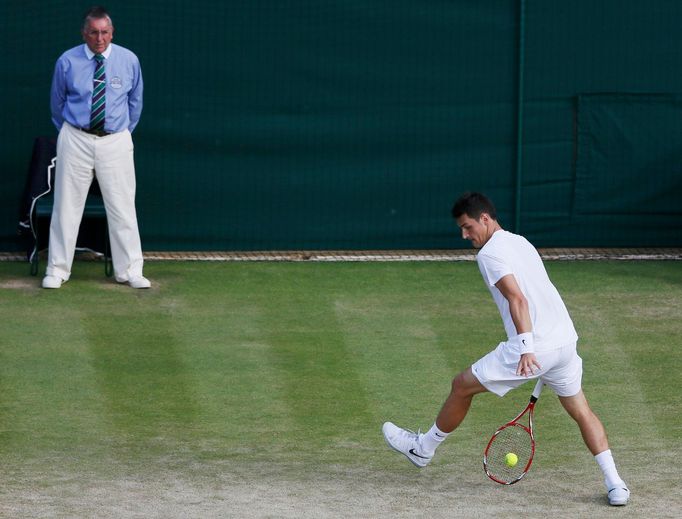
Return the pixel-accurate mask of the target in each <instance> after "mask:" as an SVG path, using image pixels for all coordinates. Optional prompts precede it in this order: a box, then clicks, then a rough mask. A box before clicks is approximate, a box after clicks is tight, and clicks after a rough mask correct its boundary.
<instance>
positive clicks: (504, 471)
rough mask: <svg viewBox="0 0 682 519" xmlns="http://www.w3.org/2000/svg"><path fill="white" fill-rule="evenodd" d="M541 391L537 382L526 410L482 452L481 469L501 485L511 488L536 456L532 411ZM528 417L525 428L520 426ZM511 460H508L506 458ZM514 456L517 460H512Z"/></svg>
mask: <svg viewBox="0 0 682 519" xmlns="http://www.w3.org/2000/svg"><path fill="white" fill-rule="evenodd" d="M541 391H542V380H538V382H537V384H535V389H534V390H533V393H532V394H531V397H530V402H528V405H527V406H526V408H525V409H524V410H523V411H522V412H521V414H519V415H518V416H517V417H516V418H514V419H513V420H512V421H510V422H508V423H506V424H504V425H503V426H502V427H500V428H499V429H498V430H497V431H495V434H493V437H492V438H490V441H489V442H488V445H487V447H486V448H485V452H484V453H483V470H485V473H486V475H487V476H488V477H489V478H490V479H492V480H493V481H495V482H496V483H500V484H502V485H513V484H514V483H516V482H517V481H520V480H521V478H523V476H525V475H526V474H527V473H528V470H529V469H530V465H531V463H533V456H534V455H535V437H534V435H533V410H534V409H535V402H537V401H538V398H539V397H540V392H541ZM524 415H528V426H527V427H526V426H525V425H523V424H522V423H519V421H520V420H521V418H523V417H524ZM508 455H509V457H510V458H511V459H507V456H508ZM514 455H515V456H516V460H514Z"/></svg>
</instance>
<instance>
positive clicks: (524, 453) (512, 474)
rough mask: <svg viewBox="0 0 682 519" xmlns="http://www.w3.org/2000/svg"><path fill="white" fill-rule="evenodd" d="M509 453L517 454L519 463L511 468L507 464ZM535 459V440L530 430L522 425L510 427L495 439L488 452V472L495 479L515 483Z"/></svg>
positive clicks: (486, 461)
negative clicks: (533, 458)
mask: <svg viewBox="0 0 682 519" xmlns="http://www.w3.org/2000/svg"><path fill="white" fill-rule="evenodd" d="M509 453H513V454H516V456H517V457H518V462H517V463H516V465H514V466H513V467H510V466H509V465H508V464H507V462H506V459H505V458H506V456H507V454H509ZM532 457H533V439H532V438H531V435H530V433H529V432H528V430H527V429H526V428H525V427H523V426H522V425H520V424H513V425H508V426H506V427H504V428H503V429H501V430H500V431H499V432H498V433H497V434H496V435H495V437H494V439H493V440H492V442H491V443H490V446H489V447H488V449H487V451H486V459H485V465H486V469H487V472H488V474H489V475H490V476H493V477H494V478H495V479H498V480H500V481H504V482H506V483H513V482H515V481H517V480H518V479H520V478H521V477H522V476H523V474H524V473H525V472H526V469H527V468H528V462H529V461H530V460H531V459H532Z"/></svg>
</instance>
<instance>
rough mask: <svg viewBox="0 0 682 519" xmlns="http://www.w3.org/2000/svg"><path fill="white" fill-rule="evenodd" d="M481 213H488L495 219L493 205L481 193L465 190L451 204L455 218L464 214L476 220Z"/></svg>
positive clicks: (495, 214) (495, 212) (495, 211)
mask: <svg viewBox="0 0 682 519" xmlns="http://www.w3.org/2000/svg"><path fill="white" fill-rule="evenodd" d="M482 213H488V215H490V218H492V219H493V220H497V210H496V209H495V205H494V204H493V203H492V202H491V201H490V199H489V198H488V197H487V196H485V195H483V194H481V193H472V192H466V193H464V194H463V195H462V196H460V197H459V198H458V199H457V201H456V202H455V205H453V206H452V217H453V218H454V219H455V220H456V219H457V218H459V217H460V216H462V215H464V214H466V215H467V216H468V217H469V218H473V219H474V220H478V219H479V218H480V217H481V214H482Z"/></svg>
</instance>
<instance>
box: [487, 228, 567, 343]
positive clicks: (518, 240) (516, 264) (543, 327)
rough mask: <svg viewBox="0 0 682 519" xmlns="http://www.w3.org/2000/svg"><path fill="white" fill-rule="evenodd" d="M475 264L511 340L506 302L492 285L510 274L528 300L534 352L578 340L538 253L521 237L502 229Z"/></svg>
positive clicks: (512, 328) (511, 323) (513, 329)
mask: <svg viewBox="0 0 682 519" xmlns="http://www.w3.org/2000/svg"><path fill="white" fill-rule="evenodd" d="M476 261H477V262H478V268H479V269H480V271H481V275H482V276H483V280H484V281H485V283H486V285H488V289H489V290H490V293H491V294H492V296H493V299H494V300H495V303H496V304H497V307H498V309H499V310H500V315H501V316H502V321H503V322H504V329H505V331H506V332H507V336H508V337H509V338H510V339H511V338H512V337H514V336H516V335H518V332H517V331H516V326H514V321H513V320H512V317H511V312H510V311H509V303H508V301H507V300H506V299H505V298H504V296H503V295H502V293H501V292H500V291H499V290H498V288H497V287H496V286H495V283H497V282H498V281H499V280H500V279H502V278H503V277H504V276H506V275H508V274H513V275H514V278H515V279H516V282H517V284H518V285H519V287H520V288H521V291H522V292H523V295H524V296H525V297H526V299H527V300H528V307H529V310H530V319H531V322H532V324H533V339H534V341H535V352H541V351H549V350H554V349H557V348H561V347H563V346H568V345H570V344H573V343H574V342H576V341H577V340H578V334H577V333H576V331H575V327H574V326H573V321H572V320H571V316H570V315H569V314H568V310H567V309H566V305H564V302H563V300H562V299H561V296H560V295H559V292H558V291H557V289H556V287H555V286H554V285H553V284H552V282H551V281H550V279H549V276H548V275H547V271H546V270H545V266H544V265H543V263H542V259H541V258H540V255H539V254H538V251H537V250H536V249H535V247H533V246H532V245H531V244H530V242H529V241H528V240H526V239H525V238H524V237H523V236H519V235H518V234H513V233H511V232H508V231H505V230H499V231H496V232H495V233H494V234H493V235H492V237H491V238H490V239H489V240H488V242H487V243H486V244H485V245H484V246H483V247H482V248H481V250H480V251H479V252H478V255H477V256H476Z"/></svg>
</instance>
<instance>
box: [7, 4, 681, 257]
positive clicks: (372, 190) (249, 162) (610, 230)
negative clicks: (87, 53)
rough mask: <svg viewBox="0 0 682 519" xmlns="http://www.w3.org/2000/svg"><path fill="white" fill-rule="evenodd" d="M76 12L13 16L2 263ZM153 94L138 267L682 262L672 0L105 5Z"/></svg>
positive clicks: (50, 8)
mask: <svg viewBox="0 0 682 519" xmlns="http://www.w3.org/2000/svg"><path fill="white" fill-rule="evenodd" d="M89 5H90V4H89V3H87V2H80V1H73V0H70V1H44V2H24V1H19V0H4V1H3V2H2V3H1V4H0V38H2V48H3V49H4V52H3V65H4V66H3V67H2V72H0V74H2V96H0V103H2V115H3V122H2V125H1V126H0V132H2V138H0V147H1V153H0V160H1V161H2V175H1V178H0V250H6V251H7V250H18V249H19V248H20V246H19V244H18V241H17V238H16V225H17V222H18V216H19V215H18V212H19V203H20V198H21V194H22V190H23V187H24V182H25V176H26V171H27V168H28V163H29V159H30V154H31V148H32V145H33V139H34V137H36V136H38V135H55V134H56V131H55V129H54V128H53V127H52V124H51V122H50V115H49V87H50V80H51V75H52V70H53V66H54V62H55V60H56V59H57V57H58V56H59V55H60V54H61V53H62V52H63V51H64V50H66V49H67V48H70V47H72V46H75V45H77V44H79V43H80V42H81V39H80V34H79V30H80V22H81V16H82V13H83V12H84V11H85V9H86V8H87V7H88V6H89ZM105 5H106V6H107V7H108V8H109V10H110V12H111V13H112V18H113V20H114V25H115V28H116V31H115V37H114V41H115V42H117V43H118V44H120V45H123V46H125V47H128V48H130V49H132V50H133V51H134V52H136V54H137V55H138V56H139V58H140V60H141V62H142V67H143V74H144V78H145V104H144V112H143V116H142V120H141V122H140V124H139V126H138V128H137V130H136V131H135V133H134V135H133V137H134V140H135V146H136V148H135V154H136V165H137V179H138V197H137V205H138V213H139V220H140V228H141V232H142V238H143V247H144V249H145V250H279V249H289V250H292V249H412V248H419V249H442V248H462V247H467V243H466V242H464V241H462V240H461V239H460V238H459V237H458V236H457V234H456V232H457V231H456V229H455V227H454V224H453V222H452V220H451V218H450V215H449V210H450V207H451V205H452V202H453V201H454V199H455V198H456V197H457V196H458V195H459V194H460V193H461V192H462V191H465V190H472V189H473V190H482V191H484V192H486V193H488V194H489V195H490V196H491V197H492V198H493V199H494V200H495V201H496V203H497V205H498V206H499V210H500V217H501V220H502V223H503V225H504V226H505V227H507V228H508V229H510V230H516V231H519V232H521V233H523V234H525V235H527V236H528V237H529V238H530V239H531V241H533V242H534V243H535V244H536V245H538V246H547V247H549V246H605V247H609V246H633V247H643V246H661V247H663V246H682V202H680V199H681V196H682V30H680V27H682V2H680V1H678V0H650V1H648V2H642V1H641V0H599V1H598V2H595V1H594V0H571V1H570V2H569V1H558V0H528V1H525V2H524V1H521V0H486V1H483V2H474V1H471V0H448V1H446V0H440V1H436V0H413V1H407V0H390V1H383V0H362V1H355V0H335V1H331V0H330V1H327V0H298V1H276V0H271V1H264V0H250V1H233V0H232V1H231V0H225V1H222V0H221V1H218V0H213V1H207V0H193V1H191V2H190V1H180V0H169V1H158V0H146V1H144V2H140V1H138V0H135V1H132V0H112V1H109V2H108V3H107V4H105Z"/></svg>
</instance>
